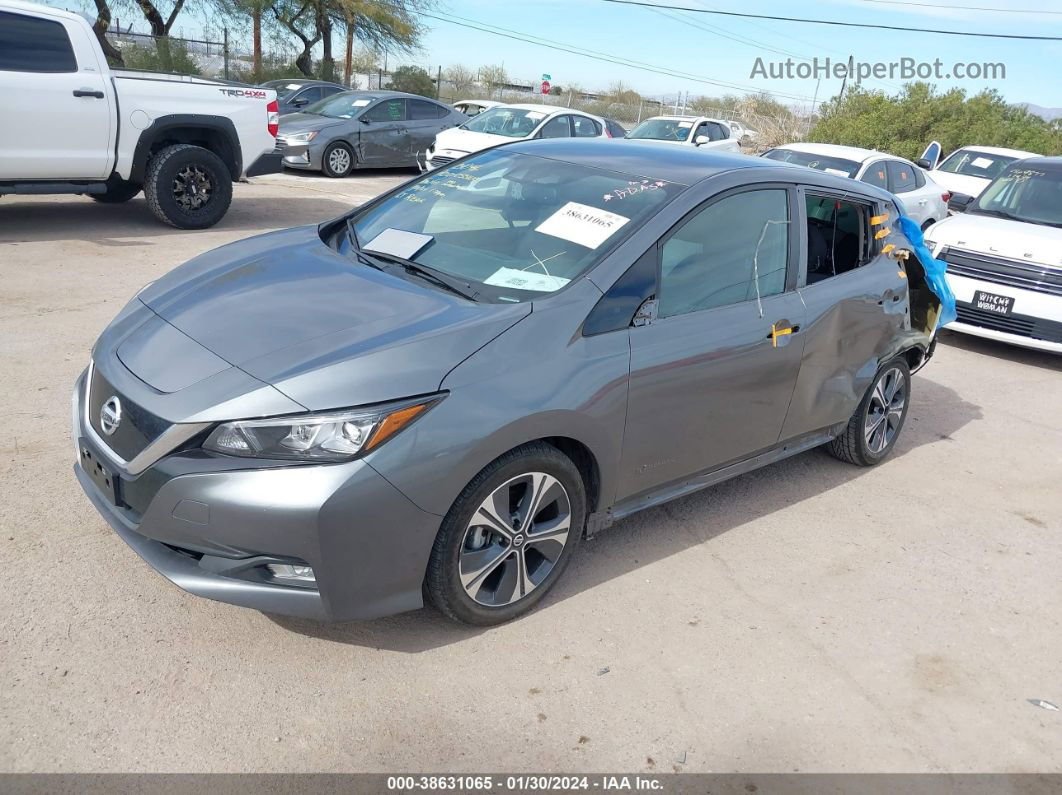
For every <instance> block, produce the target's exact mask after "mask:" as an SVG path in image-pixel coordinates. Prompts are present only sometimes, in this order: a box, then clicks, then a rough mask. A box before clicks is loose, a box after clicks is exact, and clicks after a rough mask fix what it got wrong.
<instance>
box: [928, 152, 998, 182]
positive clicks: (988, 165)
mask: <svg viewBox="0 0 1062 795" xmlns="http://www.w3.org/2000/svg"><path fill="white" fill-rule="evenodd" d="M1017 159H1018V158H1016V157H1010V156H1008V155H990V154H988V153H987V152H978V151H977V150H976V149H957V150H956V151H954V152H952V153H951V154H950V155H948V159H947V160H945V161H944V162H943V163H941V164H940V165H939V166H938V167H937V169H938V170H939V171H946V172H948V173H949V174H965V175H966V176H968V177H981V179H995V178H996V177H998V176H999V175H1000V174H1002V173H1003V169H1005V168H1006V167H1007V166H1009V165H1010V164H1011V163H1013V162H1014V161H1015V160H1017Z"/></svg>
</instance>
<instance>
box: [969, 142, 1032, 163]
mask: <svg viewBox="0 0 1062 795" xmlns="http://www.w3.org/2000/svg"><path fill="white" fill-rule="evenodd" d="M960 149H969V150H972V151H974V152H984V153H985V154H986V155H1003V156H1004V157H1017V158H1020V159H1022V160H1024V159H1025V158H1027V157H1043V155H1041V154H1039V153H1037V152H1026V151H1024V150H1021V149H1007V148H1005V147H1002V146H977V145H976V144H971V145H970V146H960V147H958V148H957V149H956V150H955V152H958V151H959V150H960ZM955 152H952V153H951V154H955ZM948 157H951V155H948Z"/></svg>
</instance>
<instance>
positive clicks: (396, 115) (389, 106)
mask: <svg viewBox="0 0 1062 795" xmlns="http://www.w3.org/2000/svg"><path fill="white" fill-rule="evenodd" d="M362 118H365V119H368V120H369V121H405V120H406V101H405V100H404V99H385V100H384V101H383V102H381V103H380V104H378V105H373V106H372V107H371V108H369V109H368V110H367V111H365V113H364V115H363V116H362Z"/></svg>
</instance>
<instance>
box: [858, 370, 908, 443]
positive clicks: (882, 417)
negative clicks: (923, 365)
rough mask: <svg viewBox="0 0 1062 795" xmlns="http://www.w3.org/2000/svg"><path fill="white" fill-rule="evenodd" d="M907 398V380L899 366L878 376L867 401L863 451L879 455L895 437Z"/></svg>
mask: <svg viewBox="0 0 1062 795" xmlns="http://www.w3.org/2000/svg"><path fill="white" fill-rule="evenodd" d="M906 401H907V379H906V378H905V377H904V374H903V372H902V371H901V370H900V368H899V367H890V368H889V369H888V370H886V371H885V372H884V373H882V374H881V376H880V377H879V378H878V380H877V383H875V384H874V391H873V392H871V395H870V402H869V403H868V404H867V416H866V421H865V423H864V425H863V438H864V439H865V440H866V443H867V450H869V451H870V452H871V453H873V454H874V455H879V454H881V453H882V452H883V451H884V450H885V448H887V447H888V446H889V445H890V444H891V443H892V441H893V439H895V438H896V434H897V433H898V432H899V430H900V423H901V422H902V421H903V409H904V405H905V403H906Z"/></svg>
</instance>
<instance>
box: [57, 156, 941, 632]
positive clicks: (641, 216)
mask: <svg viewBox="0 0 1062 795" xmlns="http://www.w3.org/2000/svg"><path fill="white" fill-rule="evenodd" d="M897 215H898V208H897V205H896V200H895V198H894V197H893V196H892V195H890V194H888V193H886V192H885V191H883V190H881V189H879V188H876V187H873V186H871V185H869V184H865V183H856V182H853V181H852V180H849V179H846V178H843V177H835V176H832V175H830V174H826V173H823V172H818V171H814V170H812V169H807V168H801V167H798V166H791V165H788V164H784V163H777V162H774V161H770V160H765V159H763V158H751V157H745V156H741V155H730V154H722V153H720V154H713V153H706V152H701V151H698V150H696V149H684V148H681V147H673V146H668V145H667V144H657V143H638V142H628V143H626V144H624V145H623V146H621V147H618V146H617V145H616V144H615V143H614V142H609V141H596V140H578V139H575V140H572V139H564V140H546V141H529V142H517V143H514V144H510V145H505V146H501V147H498V148H494V149H491V150H488V151H485V152H481V153H478V154H475V155H471V156H468V157H466V158H463V159H461V160H458V161H455V162H454V163H452V164H450V165H447V166H445V167H443V168H440V169H438V170H436V171H432V172H429V173H428V174H425V175H422V176H420V177H419V178H416V179H414V180H412V181H410V182H407V183H405V184H404V185H401V186H400V187H398V188H395V189H394V190H392V191H390V192H389V193H386V194H384V195H382V196H380V197H378V198H377V199H375V200H373V201H370V202H368V203H367V204H365V205H363V206H361V207H358V208H356V209H355V210H353V211H351V212H350V213H349V214H347V215H344V216H342V217H340V218H336V219H333V220H331V221H328V222H325V223H323V224H321V225H320V226H305V227H297V228H294V229H287V230H284V231H279V232H273V233H269V234H264V235H260V236H258V237H253V238H250V239H248V240H244V241H241V242H238V243H232V244H230V245H227V246H223V247H222V248H219V249H216V250H214V251H211V252H208V253H206V254H204V255H202V256H200V257H197V258H195V259H193V260H191V261H190V262H187V263H185V264H184V265H182V266H180V267H178V268H176V269H175V270H173V271H171V272H170V273H169V274H167V275H166V276H164V277H162V278H161V279H159V280H158V281H156V282H154V283H153V284H151V285H149V286H148V287H146V288H144V289H143V290H142V291H141V292H140V293H139V294H138V295H137V296H136V297H134V298H133V299H132V300H131V301H130V302H129V303H128V305H126V306H125V308H124V309H122V311H121V312H120V313H119V314H118V316H117V317H116V318H115V319H114V321H113V322H112V323H111V324H110V325H109V326H108V327H107V329H106V330H105V331H104V332H103V334H102V335H101V336H100V338H99V340H98V341H97V342H96V345H95V347H94V348H93V351H92V358H91V361H90V363H89V366H88V368H87V369H86V370H85V372H84V373H83V374H82V376H81V377H80V378H79V380H78V382H77V385H76V388H75V391H74V401H73V426H74V438H75V439H76V444H77V462H76V465H75V471H76V474H77V477H78V479H79V480H80V482H81V485H82V487H83V488H84V490H85V493H86V494H87V495H88V497H89V499H90V500H91V501H92V503H93V505H94V506H95V507H96V509H97V510H98V511H99V513H100V514H101V515H102V516H103V517H104V518H105V519H106V520H107V521H108V522H109V523H110V525H111V526H112V527H113V528H114V530H115V531H116V532H117V533H118V534H119V535H120V536H121V537H122V538H123V539H124V540H125V541H126V542H127V543H128V544H129V546H131V547H132V548H133V550H134V551H135V552H136V553H137V554H139V555H140V556H141V557H142V558H144V559H145V560H146V561H147V562H148V563H149V564H150V565H151V566H153V567H154V568H155V569H156V570H157V571H158V572H159V573H161V574H162V575H163V576H165V577H166V578H168V579H170V580H171V581H172V582H174V583H176V584H177V585H178V586H180V587H181V588H184V589H185V590H187V591H190V592H191V593H194V594H198V595H201V596H206V597H209V598H212V599H217V600H221V601H224V602H229V603H232V604H236V605H244V606H247V607H252V608H256V609H258V610H263V611H267V612H271V613H279V614H288V615H295V616H303V617H309V618H314V619H321V620H350V619H367V618H373V617H377V616H384V615H388V614H392V613H397V612H400V611H405V610H413V609H415V608H419V607H421V606H422V604H423V602H424V600H425V599H426V600H428V601H429V602H431V603H432V604H433V605H434V606H435V607H436V608H438V609H439V610H440V611H442V612H443V613H445V614H446V615H447V616H450V617H451V618H453V619H456V620H458V621H462V622H466V623H470V624H478V625H489V624H496V623H498V622H502V621H506V620H508V619H511V618H513V617H515V616H518V615H520V614H522V613H524V612H525V611H527V610H529V609H530V608H532V607H533V606H534V605H535V604H536V603H537V602H538V601H540V600H541V599H542V598H543V597H544V596H545V595H546V593H547V592H548V591H549V589H550V588H551V587H552V586H553V585H554V584H555V583H556V582H557V580H558V578H559V577H560V576H561V575H562V574H563V573H564V570H565V569H566V568H567V566H568V564H569V562H570V561H571V559H572V556H573V555H574V554H575V553H576V552H577V550H578V548H579V545H580V542H581V541H582V539H584V538H585V537H587V536H589V535H591V534H594V533H600V532H603V531H605V530H606V528H608V527H609V526H610V525H611V524H612V523H614V522H616V521H619V520H622V519H623V518H624V517H626V516H629V515H630V514H632V513H634V512H635V511H639V510H641V509H643V508H647V507H649V506H653V505H657V504H659V503H662V502H664V501H667V500H670V499H673V498H675V497H678V496H680V495H683V494H688V493H690V492H692V491H695V490H697V489H700V488H703V487H706V486H711V485H712V484H714V483H718V482H719V481H722V480H724V479H726V478H729V477H733V476H734V475H738V474H740V473H743V472H747V471H749V470H752V469H755V468H757V467H761V466H764V465H765V464H768V463H771V462H774V461H777V460H779V459H781V458H785V457H787V456H791V455H793V454H795V453H799V452H801V451H804V450H808V449H809V448H813V447H817V446H820V445H822V446H825V448H826V449H827V450H828V451H829V452H831V453H832V454H833V455H835V456H837V457H839V458H841V459H843V460H845V461H848V462H851V463H852V464H856V465H859V466H870V465H873V464H877V463H878V462H880V461H882V460H883V459H884V458H885V457H886V456H888V455H889V453H890V452H891V451H892V450H893V449H894V447H895V445H896V440H897V437H898V436H899V434H900V431H901V430H902V428H903V424H904V419H905V417H906V415H907V411H908V408H909V406H910V401H911V399H912V379H911V372H912V371H913V370H915V369H917V368H918V367H921V366H922V365H923V364H924V363H925V362H926V361H927V360H928V358H929V356H930V355H931V353H932V349H933V346H932V343H933V341H934V333H935V330H936V325H937V324H936V320H937V316H938V313H939V312H940V309H941V301H940V299H938V298H937V296H936V295H935V294H934V292H933V291H932V289H930V286H929V282H928V279H927V276H926V272H925V270H924V269H923V266H922V264H921V262H920V261H919V260H918V258H917V256H916V254H915V252H914V248H915V245H916V243H915V242H912V241H910V240H908V239H907V238H905V237H904V235H903V234H902V232H901V231H900V228H899V226H897V225H896V222H897V220H898V219H897ZM124 565H126V562H125V561H117V562H116V566H124Z"/></svg>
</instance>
